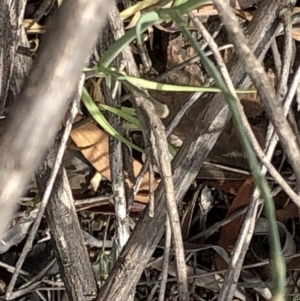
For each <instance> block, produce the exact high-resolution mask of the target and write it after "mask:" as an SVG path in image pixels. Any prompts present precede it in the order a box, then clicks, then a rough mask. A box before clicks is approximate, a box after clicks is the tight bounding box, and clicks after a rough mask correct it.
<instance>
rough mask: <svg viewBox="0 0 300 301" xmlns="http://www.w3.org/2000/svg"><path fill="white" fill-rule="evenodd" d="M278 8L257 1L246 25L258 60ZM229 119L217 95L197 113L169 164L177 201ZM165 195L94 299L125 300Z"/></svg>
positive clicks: (238, 73)
mask: <svg viewBox="0 0 300 301" xmlns="http://www.w3.org/2000/svg"><path fill="white" fill-rule="evenodd" d="M284 1H287V0H284ZM281 5H282V2H280V3H279V2H276V1H271V2H266V1H262V2H260V7H259V9H258V11H257V13H256V14H255V16H254V18H253V21H251V22H250V24H249V26H248V34H249V39H250V41H251V45H252V46H253V49H255V50H256V51H257V53H258V54H259V56H260V57H261V58H263V57H264V55H265V53H266V51H267V50H268V48H269V46H270V43H271V41H272V37H273V35H274V30H275V29H276V27H277V21H276V17H277V14H278V9H279V7H281ZM258 25H259V26H258ZM275 26H276V27H275ZM258 28H259V30H258ZM262 42H263V43H262ZM265 42H266V45H265ZM229 64H230V70H231V72H232V76H233V77H234V84H236V85H237V86H239V85H241V86H242V87H244V88H245V87H247V86H248V84H249V81H248V80H247V76H246V75H245V74H244V72H243V69H242V65H241V64H240V62H238V61H237V60H236V56H235V55H234V56H233V58H232V59H231V60H230V63H229ZM229 118H230V114H229V113H228V107H227V105H226V103H225V102H224V101H223V99H222V96H220V95H215V96H214V97H213V99H212V101H211V103H210V105H209V107H207V109H206V110H205V111H204V112H203V113H202V114H199V116H198V118H197V119H196V121H195V125H196V126H195V127H194V128H192V129H191V132H190V135H189V136H188V137H187V138H186V140H185V141H184V144H183V146H182V147H181V149H180V150H179V152H178V153H177V155H176V157H175V158H174V160H173V162H172V166H173V170H174V176H173V180H174V184H175V187H176V191H175V193H176V199H177V200H178V202H180V201H181V199H182V198H183V197H184V195H185V194H186V191H187V189H188V187H189V186H190V185H191V183H192V182H193V181H194V179H195V177H196V176H197V174H198V172H199V169H200V168H201V166H202V164H203V162H204V160H205V159H206V157H207V155H208V153H209V151H210V150H211V149H212V147H213V146H214V144H215V142H216V140H217V138H218V137H219V135H220V133H221V131H222V130H223V129H224V127H225V125H226V123H227V121H228V120H229ZM165 196H166V194H165V190H164V187H163V185H162V184H160V185H159V186H158V188H157V189H156V191H155V197H156V200H157V202H156V204H155V219H152V218H150V217H149V216H148V212H145V213H144V214H143V215H142V216H141V218H140V220H139V224H138V227H136V228H135V230H134V231H133V233H132V234H131V236H130V238H129V241H128V243H127V245H126V246H125V248H124V249H123V250H122V254H121V257H120V258H119V259H118V261H117V263H116V264H115V266H114V268H113V269H112V271H111V273H110V275H109V277H108V279H107V281H106V283H105V285H104V286H103V287H102V289H101V291H100V293H99V297H98V298H97V300H99V301H104V300H114V301H120V300H127V298H128V296H129V294H130V292H131V290H132V289H133V288H134V287H135V286H136V284H137V282H138V279H139V278H140V274H141V273H142V271H143V270H144V267H145V263H147V262H148V260H149V259H150V257H151V255H152V253H153V251H154V249H155V246H156V245H157V243H158V242H159V240H160V238H161V236H162V235H163V233H164V225H165V219H166V213H165V202H166V199H165ZM251 213H252V212H251ZM145 233H146V234H147V235H146V236H145ZM136 260H139V262H140V264H139V265H136ZM237 260H238V259H237Z"/></svg>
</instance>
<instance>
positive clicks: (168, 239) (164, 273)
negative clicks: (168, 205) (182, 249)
mask: <svg viewBox="0 0 300 301" xmlns="http://www.w3.org/2000/svg"><path fill="white" fill-rule="evenodd" d="M171 234H172V232H171V227H170V221H169V218H168V216H167V218H166V233H165V236H166V238H165V250H164V258H163V267H162V273H161V282H160V289H159V297H158V301H164V300H165V293H166V284H167V280H168V274H169V260H170V258H169V257H170V250H171Z"/></svg>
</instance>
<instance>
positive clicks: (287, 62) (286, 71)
mask: <svg viewBox="0 0 300 301" xmlns="http://www.w3.org/2000/svg"><path fill="white" fill-rule="evenodd" d="M280 15H281V16H282V20H283V25H284V43H283V53H284V56H283V62H282V68H281V74H280V81H279V85H278V89H277V96H278V98H279V100H280V101H282V99H283V98H284V97H285V95H286V91H287V83H288V79H289V75H290V70H291V62H292V52H293V37H292V18H291V10H290V8H288V7H285V8H284V9H282V10H281V12H280Z"/></svg>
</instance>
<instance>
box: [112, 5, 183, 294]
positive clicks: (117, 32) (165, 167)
mask: <svg viewBox="0 0 300 301" xmlns="http://www.w3.org/2000/svg"><path fill="white" fill-rule="evenodd" d="M109 21H110V25H111V28H112V31H113V34H114V37H115V39H118V38H120V37H121V36H123V35H124V26H123V22H122V21H121V19H120V15H119V12H118V10H117V8H116V7H115V9H114V10H112V11H111V13H110V14H109ZM123 55H124V59H125V60H126V62H127V73H128V74H129V75H131V76H137V77H138V76H139V73H138V70H137V67H136V64H135V63H134V59H133V55H132V52H131V51H130V48H129V47H128V46H127V47H126V48H125V49H124V50H123ZM132 99H133V103H134V105H135V106H136V109H137V113H138V117H139V119H140V123H141V125H142V126H143V129H144V131H143V135H144V139H145V143H146V151H147V150H148V146H149V149H150V152H152V153H150V152H149V153H147V157H148V159H150V158H151V157H152V155H154V158H155V159H156V161H157V163H158V165H159V167H160V170H161V175H162V182H163V183H164V185H165V189H166V199H167V212H168V215H169V220H170V224H171V229H172V234H173V244H174V249H175V254H176V270H177V277H178V291H179V296H180V298H181V299H182V300H188V298H189V294H188V281H187V272H186V264H185V257H184V250H183V242H182V235H181V229H180V221H179V214H178V209H177V204H176V200H175V192H174V184H173V178H172V169H171V163H170V156H169V149H168V142H167V138H166V135H165V130H164V126H163V124H162V122H161V120H160V118H159V117H158V116H157V114H156V113H155V110H154V106H153V105H152V104H151V103H150V102H149V101H148V100H147V99H145V98H143V97H140V96H138V95H136V94H135V93H133V97H132ZM151 163H152V162H150V164H151Z"/></svg>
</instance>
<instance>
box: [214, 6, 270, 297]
mask: <svg viewBox="0 0 300 301" xmlns="http://www.w3.org/2000/svg"><path fill="white" fill-rule="evenodd" d="M218 5H219V6H222V3H220V2H218ZM226 9H227V10H228V11H229V9H228V8H226ZM228 11H226V12H225V13H228ZM236 28H238V27H235V29H236ZM239 50H240V49H238V51H239ZM247 55H248V54H247ZM267 84H268V83H267ZM273 95H274V93H273ZM271 154H272V149H271V152H268V153H267V158H268V159H270V157H271ZM262 172H263V173H265V169H264V168H263V170H262ZM258 199H259V191H258V189H256V190H255V192H254V194H253V197H252V199H251V201H250V204H249V209H248V212H247V214H246V217H245V221H244V223H243V226H242V229H241V232H240V235H239V238H238V240H237V243H236V245H235V250H234V253H233V255H232V258H231V261H230V264H229V268H228V272H227V274H226V279H228V281H229V282H230V283H237V280H238V277H239V274H240V270H241V267H242V263H243V259H244V256H245V254H246V251H247V249H248V245H249V243H250V240H251V238H252V235H253V231H254V225H255V217H256V215H257V209H258V205H259V202H258ZM235 287H236V284H234V285H231V286H226V287H225V286H223V287H222V290H221V292H220V295H219V300H231V299H232V296H233V294H234V291H235Z"/></svg>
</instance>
